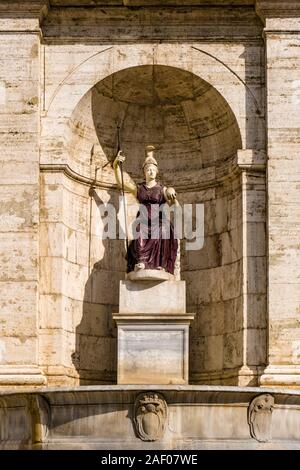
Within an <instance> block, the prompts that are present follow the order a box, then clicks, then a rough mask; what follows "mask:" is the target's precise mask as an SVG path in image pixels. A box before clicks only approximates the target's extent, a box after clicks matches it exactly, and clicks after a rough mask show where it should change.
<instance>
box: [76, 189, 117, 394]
mask: <svg viewBox="0 0 300 470" xmlns="http://www.w3.org/2000/svg"><path fill="white" fill-rule="evenodd" d="M108 194H109V200H108V201H106V202H109V203H112V204H114V206H115V207H116V208H117V207H118V196H119V195H118V193H117V192H116V191H108ZM90 198H91V200H90V202H91V206H92V207H93V212H94V213H93V218H94V217H95V220H94V224H95V223H100V211H98V214H99V216H98V214H96V211H97V209H96V208H95V204H96V207H97V208H99V205H102V204H104V201H102V199H101V197H100V196H99V194H98V193H97V191H96V190H95V189H94V188H91V189H90ZM92 202H94V203H95V204H92ZM104 215H105V214H104ZM97 217H99V219H98V221H97ZM104 228H105V227H103V229H104ZM97 243H98V244H100V243H101V244H102V245H103V248H102V252H103V254H102V258H101V259H100V260H99V261H97V262H96V263H94V265H93V268H92V270H91V272H90V274H89V277H88V280H87V282H86V284H85V291H84V298H83V307H82V319H81V322H80V323H79V324H78V325H77V327H76V348H75V353H74V354H73V356H72V360H73V364H74V366H75V368H76V370H77V372H78V374H79V383H80V385H93V384H94V385H96V384H111V383H116V381H117V337H116V336H117V330H116V326H115V324H114V322H113V319H112V313H113V312H117V311H118V303H119V281H120V280H121V279H124V276H125V268H126V262H125V258H124V257H125V249H124V241H123V240H110V239H101V237H100V236H99V235H98V236H96V235H95V234H92V235H91V236H90V250H89V252H90V256H89V258H90V260H92V259H93V258H94V259H95V255H94V256H93V245H94V248H95V247H96V248H97V246H96V245H95V244H97ZM95 252H96V253H98V252H99V249H98V250H97V249H96V250H95Z"/></svg>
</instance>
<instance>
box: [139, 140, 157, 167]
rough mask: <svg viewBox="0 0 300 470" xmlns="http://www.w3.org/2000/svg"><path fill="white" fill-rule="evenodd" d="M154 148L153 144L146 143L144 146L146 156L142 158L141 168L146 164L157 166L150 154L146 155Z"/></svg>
mask: <svg viewBox="0 0 300 470" xmlns="http://www.w3.org/2000/svg"><path fill="white" fill-rule="evenodd" d="M154 150H155V147H154V145H147V146H146V148H145V153H146V155H147V156H146V158H145V160H144V163H143V166H142V168H143V169H144V168H145V166H146V165H155V166H157V161H156V160H155V158H154V157H152V155H148V154H149V153H152V152H153V151H154Z"/></svg>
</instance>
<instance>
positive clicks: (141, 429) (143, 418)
mask: <svg viewBox="0 0 300 470" xmlns="http://www.w3.org/2000/svg"><path fill="white" fill-rule="evenodd" d="M167 415H168V408H167V403H166V402H165V400H164V398H163V397H162V395H160V394H159V393H140V394H139V395H138V396H137V398H136V401H135V405H134V424H135V430H136V433H137V435H138V437H139V438H140V439H142V440H143V441H157V440H159V439H161V438H162V437H163V435H164V432H165V428H166V424H167Z"/></svg>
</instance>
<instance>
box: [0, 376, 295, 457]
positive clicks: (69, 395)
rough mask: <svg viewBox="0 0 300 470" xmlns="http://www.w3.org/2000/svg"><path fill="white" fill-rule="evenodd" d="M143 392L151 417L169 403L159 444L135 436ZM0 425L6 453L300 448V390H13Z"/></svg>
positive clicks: (0, 399)
mask: <svg viewBox="0 0 300 470" xmlns="http://www.w3.org/2000/svg"><path fill="white" fill-rule="evenodd" d="M151 392H152V393H151ZM149 393H150V394H149ZM141 394H142V395H143V396H144V397H145V398H144V400H146V399H147V400H148V401H149V406H148V405H147V406H148V408H149V410H148V413H151V412H152V411H151V410H152V408H153V406H156V407H157V406H159V405H160V404H163V403H165V405H164V407H163V408H162V412H163V415H162V418H163V419H164V420H167V421H166V423H164V422H162V424H161V425H159V426H161V427H160V428H159V432H158V431H156V430H155V429H154V431H153V436H154V438H155V441H145V440H143V439H141V437H139V433H137V432H136V419H137V414H136V413H137V405H136V403H137V401H136V400H137V399H138V397H140V396H141ZM33 400H34V406H33V405H32V403H33ZM152 402H153V403H152ZM260 402H262V403H263V404H264V403H265V405H264V406H260ZM269 404H270V405H269ZM166 407H167V408H166ZM164 410H167V412H166V411H164ZM154 411H155V410H154ZM155 412H156V413H159V408H157V410H156V411H155ZM253 413H254V414H253ZM150 418H151V416H150ZM145 419H149V418H148V416H147V417H145ZM39 421H40V428H41V432H39V433H38V435H37V434H36V433H34V432H33V430H32V429H34V428H36V424H38V423H39ZM150 421H151V419H150ZM152 421H153V420H152ZM152 421H151V422H152ZM32 423H34V424H35V426H32ZM261 423H263V426H262V425H261ZM0 424H1V426H0V448H1V449H17V448H18V449H33V448H42V449H107V448H110V449H149V450H150V449H300V426H299V424H300V392H299V391H289V390H284V389H268V388H252V387H249V388H247V387H245V388H239V387H221V386H220V387H214V386H181V385H176V386H173V385H172V386H162V385H160V386H155V385H149V386H144V385H143V386H137V385H127V386H126V385H124V386H117V385H115V386H88V387H74V388H53V389H50V388H42V389H40V390H32V391H31V392H20V393H15V392H13V391H11V392H10V393H1V394H0ZM108 431H109V432H108ZM150 431H151V429H150ZM150 438H151V439H152V437H151V436H150Z"/></svg>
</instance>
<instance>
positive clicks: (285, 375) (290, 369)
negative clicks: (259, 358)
mask: <svg viewBox="0 0 300 470" xmlns="http://www.w3.org/2000/svg"><path fill="white" fill-rule="evenodd" d="M259 382H260V385H261V386H266V387H285V388H286V387H293V388H295V387H299V388H300V365H299V366H298V365H294V366H289V365H269V366H268V367H267V368H266V369H265V370H264V373H263V374H262V376H261V377H260V381H259Z"/></svg>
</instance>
